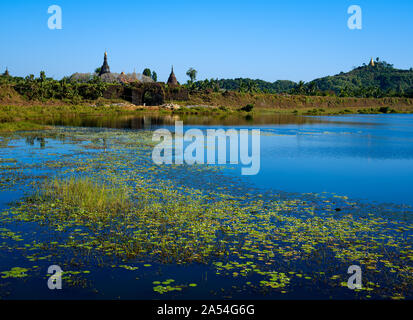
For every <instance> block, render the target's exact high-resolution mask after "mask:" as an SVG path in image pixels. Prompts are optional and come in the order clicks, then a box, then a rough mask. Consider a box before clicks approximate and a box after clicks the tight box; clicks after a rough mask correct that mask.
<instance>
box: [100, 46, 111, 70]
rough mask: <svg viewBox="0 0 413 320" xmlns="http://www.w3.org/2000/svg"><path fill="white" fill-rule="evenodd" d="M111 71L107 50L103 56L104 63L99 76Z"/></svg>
mask: <svg viewBox="0 0 413 320" xmlns="http://www.w3.org/2000/svg"><path fill="white" fill-rule="evenodd" d="M106 73H110V68H109V64H108V53H107V52H106V51H105V57H104V58H103V65H102V67H101V68H100V72H99V76H101V75H104V74H106Z"/></svg>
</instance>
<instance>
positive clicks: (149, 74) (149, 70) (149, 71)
mask: <svg viewBox="0 0 413 320" xmlns="http://www.w3.org/2000/svg"><path fill="white" fill-rule="evenodd" d="M142 74H143V75H144V76H147V77H149V78H151V77H152V72H151V69H149V68H146V69H145V70H143V73H142Z"/></svg>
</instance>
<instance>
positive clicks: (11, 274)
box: [1, 267, 28, 279]
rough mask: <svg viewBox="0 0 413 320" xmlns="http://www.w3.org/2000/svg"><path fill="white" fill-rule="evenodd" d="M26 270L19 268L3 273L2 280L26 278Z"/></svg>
mask: <svg viewBox="0 0 413 320" xmlns="http://www.w3.org/2000/svg"><path fill="white" fill-rule="evenodd" d="M27 271H28V269H26V268H21V267H14V268H12V269H11V270H9V271H3V272H1V274H2V276H1V277H2V278H3V279H4V278H24V277H27V274H26V272H27Z"/></svg>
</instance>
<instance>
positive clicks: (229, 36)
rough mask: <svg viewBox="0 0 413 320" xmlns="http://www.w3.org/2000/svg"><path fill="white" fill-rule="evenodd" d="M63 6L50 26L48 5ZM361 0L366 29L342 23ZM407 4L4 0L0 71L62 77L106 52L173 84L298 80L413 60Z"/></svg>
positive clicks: (121, 65)
mask: <svg viewBox="0 0 413 320" xmlns="http://www.w3.org/2000/svg"><path fill="white" fill-rule="evenodd" d="M53 4H57V5H59V6H61V8H62V11H63V29H62V30H49V29H48V27H47V20H48V18H49V16H50V15H49V14H48V13H47V8H48V7H49V6H50V5H53ZM352 4H357V5H360V6H361V8H362V9H363V29H362V30H349V29H348V28H347V19H348V17H349V15H348V14H347V8H348V7H349V6H350V5H352ZM412 21H413V1H407V0H392V1H382V0H352V1H343V0H329V1H326V0H314V1H307V0H306V1H304V0H302V1H299V0H288V1H287V0H286V1H277V0H254V1H250V0H220V1H218V0H208V1H205V0H191V1H187V0H173V1H171V0H168V1H165V0H156V1H153V0H147V1H142V0H134V1H126V0H117V1H105V0H101V1H88V0H84V1H77V0H48V1H44V0H24V1H22V0H13V1H10V0H1V2H0V41H1V49H0V70H1V71H3V69H5V67H6V66H8V68H9V70H10V72H11V73H12V74H13V75H19V76H25V75H27V74H31V73H33V74H36V75H38V74H39V72H40V71H41V70H44V71H46V74H47V75H48V76H53V77H55V78H58V79H59V78H61V77H63V76H65V75H70V74H72V73H74V72H92V71H93V70H94V69H95V68H96V67H99V66H100V65H101V64H102V60H103V53H104V51H105V49H107V50H108V55H109V65H110V67H111V70H112V71H113V72H121V71H125V72H132V71H133V70H134V69H136V71H137V72H142V71H143V69H144V68H145V67H149V68H151V69H154V70H155V71H157V73H158V76H159V80H160V81H166V79H167V77H168V75H169V72H170V68H171V65H172V64H173V65H174V67H175V73H176V75H177V77H178V80H179V81H180V82H186V80H187V77H186V75H185V73H186V71H187V70H188V68H189V67H194V68H195V69H197V70H198V78H199V79H205V78H236V77H250V78H254V79H255V78H260V79H263V80H267V81H275V80H279V79H288V80H294V81H298V80H305V81H309V80H312V79H314V78H318V77H322V76H325V75H332V74H337V73H339V72H340V71H348V70H350V69H351V68H352V67H353V66H358V65H361V64H362V63H363V62H368V60H369V59H370V58H371V57H374V58H375V57H380V58H382V59H383V60H386V61H388V62H391V63H393V64H394V65H395V66H396V67H398V68H403V69H408V68H410V67H413V41H412V38H413V22H412Z"/></svg>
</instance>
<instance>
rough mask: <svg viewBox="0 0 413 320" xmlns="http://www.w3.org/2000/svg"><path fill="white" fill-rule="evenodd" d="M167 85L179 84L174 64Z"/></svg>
mask: <svg viewBox="0 0 413 320" xmlns="http://www.w3.org/2000/svg"><path fill="white" fill-rule="evenodd" d="M167 85H168V86H171V87H175V86H179V83H178V80H176V77H175V73H174V67H173V66H172V71H171V74H170V75H169V78H168V82H167Z"/></svg>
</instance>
